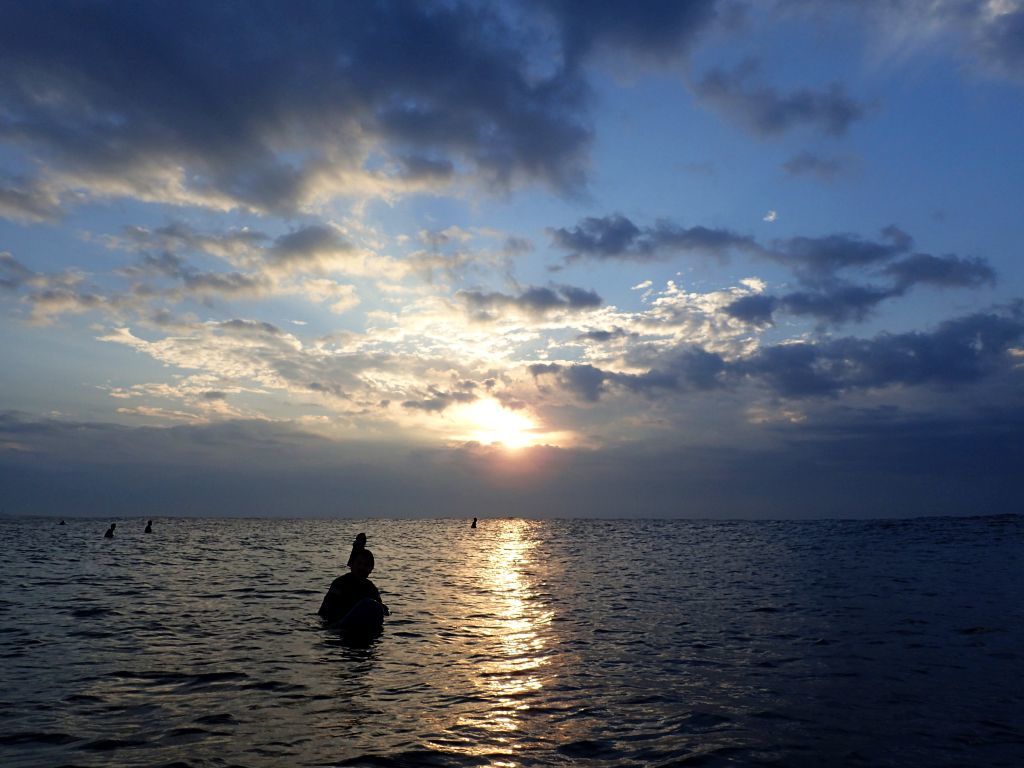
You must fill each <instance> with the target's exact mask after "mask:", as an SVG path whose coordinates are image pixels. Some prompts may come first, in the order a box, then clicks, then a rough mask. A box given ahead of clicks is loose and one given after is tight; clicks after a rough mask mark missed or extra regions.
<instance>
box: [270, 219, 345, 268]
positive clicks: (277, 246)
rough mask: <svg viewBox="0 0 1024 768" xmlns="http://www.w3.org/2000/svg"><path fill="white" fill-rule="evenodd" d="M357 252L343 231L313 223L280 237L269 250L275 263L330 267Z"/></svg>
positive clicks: (271, 259)
mask: <svg viewBox="0 0 1024 768" xmlns="http://www.w3.org/2000/svg"><path fill="white" fill-rule="evenodd" d="M353 250H354V246H353V245H352V243H350V242H349V241H348V240H347V239H346V238H345V236H344V235H342V233H341V232H339V231H338V230H337V229H336V228H334V227H332V226H328V225H325V224H312V225H310V226H306V227H302V228H300V229H296V230H294V231H292V232H289V233H288V234H285V235H281V236H280V237H279V238H277V239H276V240H275V241H274V245H273V246H272V247H271V248H270V249H269V251H268V256H269V259H270V261H271V262H272V263H275V264H281V265H287V266H300V267H309V266H314V267H317V266H328V267H329V266H330V265H331V264H332V263H334V262H335V261H338V260H344V259H345V258H346V257H347V256H348V254H350V253H351V252H352V251H353Z"/></svg>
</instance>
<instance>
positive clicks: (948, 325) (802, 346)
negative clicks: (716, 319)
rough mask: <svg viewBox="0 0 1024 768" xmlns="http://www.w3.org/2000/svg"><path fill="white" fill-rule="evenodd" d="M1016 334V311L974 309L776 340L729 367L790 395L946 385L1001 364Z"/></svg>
mask: <svg viewBox="0 0 1024 768" xmlns="http://www.w3.org/2000/svg"><path fill="white" fill-rule="evenodd" d="M1022 336H1024V320H1022V318H1021V316H1020V313H1019V312H1017V311H1013V312H1011V313H1009V314H1006V315H998V314H977V315H970V316H967V317H963V318H958V319H955V320H949V321H946V322H944V323H942V324H941V325H939V326H938V328H936V329H935V330H934V331H932V332H917V331H915V332H910V333H902V334H881V335H879V336H877V337H875V338H872V339H857V338H843V339H836V340H831V341H826V342H821V343H812V342H799V343H793V344H780V345H776V346H773V347H768V348H766V349H763V350H761V351H759V352H757V353H756V354H754V355H752V356H751V357H749V358H746V359H743V360H740V361H737V362H736V363H734V364H733V366H732V369H733V372H734V373H737V374H740V375H744V376H747V377H750V378H753V379H755V380H758V381H760V382H762V383H765V384H767V385H768V386H769V387H770V388H772V389H773V390H774V391H775V392H776V393H778V394H779V395H782V396H784V397H794V398H800V397H808V396H821V395H836V394H839V393H841V392H844V391H850V390H858V389H879V388H883V387H889V386H893V385H902V386H922V385H935V386H940V387H951V386H956V385H962V384H969V383H972V382H975V381H979V380H980V379H982V378H984V377H986V376H987V375H989V374H992V373H994V372H995V371H997V370H999V369H1000V368H1003V367H1005V366H1006V364H1007V357H1008V351H1009V350H1010V349H1011V348H1013V347H1014V345H1016V344H1019V343H1020V341H1021V338H1022Z"/></svg>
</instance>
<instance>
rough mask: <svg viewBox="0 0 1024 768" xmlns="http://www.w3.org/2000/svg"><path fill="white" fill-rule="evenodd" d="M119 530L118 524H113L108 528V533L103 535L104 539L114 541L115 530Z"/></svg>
mask: <svg viewBox="0 0 1024 768" xmlns="http://www.w3.org/2000/svg"><path fill="white" fill-rule="evenodd" d="M115 528H117V523H111V524H110V527H109V528H107V532H106V533H104V534H103V538H105V539H112V538H114V529H115Z"/></svg>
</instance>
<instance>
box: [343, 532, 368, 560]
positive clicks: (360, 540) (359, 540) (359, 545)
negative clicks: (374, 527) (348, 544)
mask: <svg viewBox="0 0 1024 768" xmlns="http://www.w3.org/2000/svg"><path fill="white" fill-rule="evenodd" d="M365 550H366V534H365V533H360V534H359V535H358V536H356V540H355V541H353V542H352V552H351V554H349V556H348V563H346V565H348V567H349V568H351V567H352V562H353V561H354V560H355V558H356V555H357V554H359V553H360V552H363V551H365Z"/></svg>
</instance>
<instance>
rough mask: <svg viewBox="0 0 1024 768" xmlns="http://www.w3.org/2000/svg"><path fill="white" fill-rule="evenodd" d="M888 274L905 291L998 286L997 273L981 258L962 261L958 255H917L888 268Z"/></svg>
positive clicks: (886, 270)
mask: <svg viewBox="0 0 1024 768" xmlns="http://www.w3.org/2000/svg"><path fill="white" fill-rule="evenodd" d="M884 271H885V274H886V275H889V276H890V277H892V278H893V279H895V281H896V283H897V284H898V285H899V286H901V287H904V288H908V287H910V286H912V285H918V284H926V285H933V286H936V287H939V288H977V287H979V286H982V285H985V284H988V285H994V284H995V281H996V273H995V271H994V270H993V269H992V267H991V266H989V264H988V263H987V262H986V261H985V260H984V259H981V258H977V257H974V258H970V257H968V258H961V257H959V256H955V255H949V256H932V255H930V254H927V253H915V254H914V255H913V256H908V257H907V258H905V259H901V260H900V261H897V262H895V263H893V264H890V265H889V266H887V267H886V268H885V270H884Z"/></svg>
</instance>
